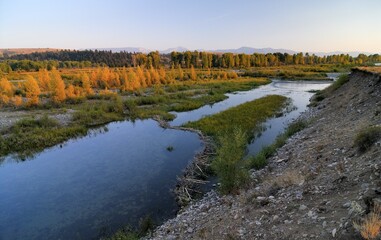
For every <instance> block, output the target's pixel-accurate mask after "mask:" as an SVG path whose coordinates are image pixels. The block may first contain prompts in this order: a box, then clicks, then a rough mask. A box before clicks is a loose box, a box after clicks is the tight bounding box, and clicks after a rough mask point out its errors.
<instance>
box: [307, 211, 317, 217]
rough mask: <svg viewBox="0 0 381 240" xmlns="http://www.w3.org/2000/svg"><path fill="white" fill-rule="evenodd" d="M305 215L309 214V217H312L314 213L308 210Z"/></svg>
mask: <svg viewBox="0 0 381 240" xmlns="http://www.w3.org/2000/svg"><path fill="white" fill-rule="evenodd" d="M307 215H308V216H309V217H313V216H314V215H315V213H314V212H313V211H311V210H310V211H308V213H307Z"/></svg>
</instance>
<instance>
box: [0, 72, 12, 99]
mask: <svg viewBox="0 0 381 240" xmlns="http://www.w3.org/2000/svg"><path fill="white" fill-rule="evenodd" d="M13 92H14V91H13V85H12V83H11V82H9V81H8V79H7V78H5V77H4V78H2V79H1V80H0V94H3V95H6V96H8V97H12V96H13Z"/></svg>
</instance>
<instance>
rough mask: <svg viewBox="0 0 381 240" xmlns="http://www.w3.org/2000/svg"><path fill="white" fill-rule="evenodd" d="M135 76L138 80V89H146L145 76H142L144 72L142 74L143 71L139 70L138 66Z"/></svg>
mask: <svg viewBox="0 0 381 240" xmlns="http://www.w3.org/2000/svg"><path fill="white" fill-rule="evenodd" d="M136 76H137V78H138V79H139V82H140V87H142V88H146V87H147V83H146V76H145V75H144V72H143V70H142V69H141V68H140V66H138V67H137V68H136Z"/></svg>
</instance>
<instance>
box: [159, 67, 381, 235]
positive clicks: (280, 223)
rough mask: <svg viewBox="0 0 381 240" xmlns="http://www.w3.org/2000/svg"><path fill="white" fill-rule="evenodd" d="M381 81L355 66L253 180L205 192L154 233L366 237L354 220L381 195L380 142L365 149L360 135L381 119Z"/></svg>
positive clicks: (304, 117) (307, 114)
mask: <svg viewBox="0 0 381 240" xmlns="http://www.w3.org/2000/svg"><path fill="white" fill-rule="evenodd" d="M380 84H381V81H380V76H379V75H376V74H370V73H368V72H366V71H358V70H354V71H353V72H352V74H351V75H350V77H349V81H348V82H347V83H344V84H343V85H342V86H341V87H340V88H338V89H336V90H335V91H333V92H332V93H330V94H328V95H327V96H325V98H324V99H322V100H321V101H319V102H318V103H317V104H316V106H315V107H313V108H312V109H310V110H309V111H308V112H306V113H304V114H303V115H302V116H301V118H303V119H304V120H307V121H308V122H309V125H308V126H307V128H305V129H304V130H302V131H301V132H299V133H297V134H296V135H295V136H293V137H292V138H290V139H289V140H288V141H287V143H286V145H284V146H283V147H282V148H280V149H278V150H277V153H276V154H275V155H274V156H273V157H272V158H271V159H269V164H268V165H267V166H266V167H265V168H264V169H262V170H258V171H252V172H251V181H250V187H248V188H247V189H243V190H242V191H240V192H239V193H238V194H237V195H226V196H220V195H219V194H217V193H216V192H214V191H212V192H210V193H208V194H206V195H205V197H204V198H203V199H201V200H200V201H197V202H195V203H193V204H191V205H190V206H189V207H187V208H185V209H183V210H182V211H181V212H180V213H179V214H178V215H177V217H176V218H174V219H171V220H169V221H167V222H166V223H165V224H163V225H162V226H160V227H158V228H157V229H156V231H155V232H154V234H153V237H152V239H332V238H335V239H359V238H361V235H360V233H359V230H357V229H355V227H357V228H359V227H358V225H360V226H361V223H362V221H363V220H364V218H366V214H367V213H368V212H369V211H372V209H371V208H372V204H373V205H374V202H377V201H378V200H377V199H379V197H377V194H379V192H380V190H381V189H380V187H379V186H380V184H381V181H380V169H381V168H380V166H381V162H380V159H381V148H380V142H379V140H378V143H376V144H375V145H373V146H371V147H370V148H369V149H367V151H365V152H360V151H359V148H358V147H357V145H355V139H356V137H357V136H358V134H359V133H360V132H362V131H363V130H364V129H365V128H367V127H369V126H374V125H380V124H381V120H380V117H379V116H380V115H379V114H380V111H381V105H380V103H381V87H380ZM353 222H355V223H357V226H356V225H355V226H354V224H353Z"/></svg>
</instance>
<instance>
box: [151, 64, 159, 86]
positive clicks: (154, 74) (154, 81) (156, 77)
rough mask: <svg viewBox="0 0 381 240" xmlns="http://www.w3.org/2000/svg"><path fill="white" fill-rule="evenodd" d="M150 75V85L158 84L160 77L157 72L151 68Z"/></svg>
mask: <svg viewBox="0 0 381 240" xmlns="http://www.w3.org/2000/svg"><path fill="white" fill-rule="evenodd" d="M150 74H151V81H152V84H158V83H160V75H159V73H158V72H157V70H156V69H155V68H153V67H152V66H151V68H150Z"/></svg>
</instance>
